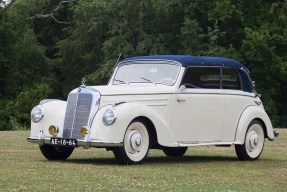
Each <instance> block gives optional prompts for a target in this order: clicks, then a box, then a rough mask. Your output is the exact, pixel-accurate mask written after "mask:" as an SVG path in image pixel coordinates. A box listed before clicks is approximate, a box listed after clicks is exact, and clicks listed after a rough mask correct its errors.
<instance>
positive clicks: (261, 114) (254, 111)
mask: <svg viewBox="0 0 287 192" xmlns="http://www.w3.org/2000/svg"><path fill="white" fill-rule="evenodd" d="M253 119H258V120H259V121H261V122H262V123H263V126H264V128H265V130H264V132H265V134H266V135H265V137H268V138H269V139H270V140H273V139H274V133H273V128H272V124H271V121H270V119H269V117H268V115H267V114H266V112H265V111H264V109H263V108H261V107H257V106H249V107H247V108H246V109H245V110H244V111H243V113H242V115H241V117H240V120H239V123H238V126H237V131H236V136H235V142H236V143H240V144H243V143H244V140H245V134H246V131H247V128H248V126H249V124H250V122H251V121H252V120H253Z"/></svg>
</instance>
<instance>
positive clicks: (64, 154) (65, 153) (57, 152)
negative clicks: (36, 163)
mask: <svg viewBox="0 0 287 192" xmlns="http://www.w3.org/2000/svg"><path fill="white" fill-rule="evenodd" d="M40 150H41V152H42V154H43V155H44V156H45V157H46V158H47V159H48V160H66V159H67V158H68V157H69V156H70V155H71V154H72V153H73V151H74V148H73V147H54V146H51V145H42V146H40Z"/></svg>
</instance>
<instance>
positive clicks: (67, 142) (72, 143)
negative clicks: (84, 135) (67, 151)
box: [50, 138, 77, 147]
mask: <svg viewBox="0 0 287 192" xmlns="http://www.w3.org/2000/svg"><path fill="white" fill-rule="evenodd" d="M50 144H51V145H53V146H64V147H77V140H76V139H62V138H51V142H50Z"/></svg>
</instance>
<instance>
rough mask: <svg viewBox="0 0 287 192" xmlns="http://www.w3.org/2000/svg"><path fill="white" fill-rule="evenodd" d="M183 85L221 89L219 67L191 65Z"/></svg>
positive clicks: (186, 72)
mask: <svg viewBox="0 0 287 192" xmlns="http://www.w3.org/2000/svg"><path fill="white" fill-rule="evenodd" d="M181 85H185V86H186V87H187V88H203V89H220V68H219V67H189V68H187V69H186V71H185V75H184V77H183V79H182V82H181Z"/></svg>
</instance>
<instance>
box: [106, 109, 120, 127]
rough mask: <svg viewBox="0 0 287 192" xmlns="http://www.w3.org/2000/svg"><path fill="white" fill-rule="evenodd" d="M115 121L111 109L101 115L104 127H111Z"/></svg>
mask: <svg viewBox="0 0 287 192" xmlns="http://www.w3.org/2000/svg"><path fill="white" fill-rule="evenodd" d="M116 119H117V113H116V110H115V109H113V108H111V109H107V110H106V111H105V112H104V114H103V123H104V124H105V125H112V124H113V123H114V122H115V121H116Z"/></svg>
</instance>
